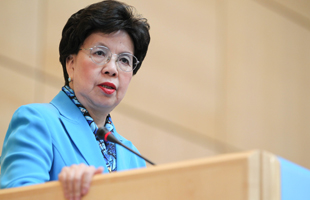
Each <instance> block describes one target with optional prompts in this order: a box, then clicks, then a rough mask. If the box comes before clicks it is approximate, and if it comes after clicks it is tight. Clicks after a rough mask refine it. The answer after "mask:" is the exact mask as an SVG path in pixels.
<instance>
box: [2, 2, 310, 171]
mask: <svg viewBox="0 0 310 200" xmlns="http://www.w3.org/2000/svg"><path fill="white" fill-rule="evenodd" d="M94 2H97V1H92V0H1V1H0V45H1V48H0V93H1V98H0V110H1V112H0V116H1V120H0V148H1V149H2V142H3V139H4V137H5V134H6V130H7V127H8V124H9V122H10V120H11V117H12V115H13V113H14V111H15V110H16V109H17V108H18V107H19V106H21V105H23V104H29V103H42V102H46V103H47V102H50V101H51V100H52V98H53V97H54V96H55V95H56V94H57V93H58V92H59V91H60V90H61V87H62V86H63V84H64V80H63V75H62V67H61V65H60V63H59V61H58V57H59V54H58V45H59V41H60V36H61V31H62V28H63V26H64V25H65V23H66V21H67V19H68V18H69V17H70V16H71V15H72V14H73V13H75V12H76V11H78V10H79V9H81V8H83V7H85V6H87V5H89V4H91V3H94ZM124 2H126V3H127V4H129V5H133V6H134V7H136V9H137V12H138V13H140V14H142V16H143V17H145V18H147V19H148V21H149V23H150V25H151V30H150V32H151V44H150V46H149V51H148V55H147V57H146V59H145V61H144V63H143V65H142V68H141V69H140V71H139V72H138V73H137V75H136V76H134V78H133V79H132V82H131V85H130V87H129V90H128V92H127V95H126V97H125V98H124V100H123V101H122V103H121V104H120V105H119V106H118V107H117V108H116V109H115V110H114V111H113V112H112V113H111V115H112V118H113V122H114V124H115V125H116V129H117V131H118V133H120V134H121V135H123V136H124V137H126V138H127V139H129V140H131V141H132V142H133V143H134V144H135V146H137V148H138V149H139V150H140V152H141V153H142V155H144V156H145V157H147V158H149V159H150V160H152V161H153V162H155V163H157V164H163V163H170V162H176V161H182V160H189V159H195V158H201V157H208V156H214V155H218V154H223V153H230V152H238V151H245V150H250V149H263V150H267V151H270V152H272V153H274V154H276V155H279V156H281V157H283V158H286V159H288V160H291V161H293V162H295V163H297V164H299V165H302V166H304V167H307V168H310V159H307V158H308V156H309V153H310V88H309V86H310V78H309V75H310V68H309V66H310V1H308V0H281V1H280V0H234V1H230V0H156V1H154V0H143V1H141V0H126V1H124ZM0 151H1V150H0Z"/></svg>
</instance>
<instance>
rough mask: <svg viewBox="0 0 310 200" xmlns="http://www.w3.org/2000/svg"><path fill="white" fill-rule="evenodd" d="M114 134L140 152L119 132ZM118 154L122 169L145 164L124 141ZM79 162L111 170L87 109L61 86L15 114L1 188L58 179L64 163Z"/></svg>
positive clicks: (3, 159) (6, 145) (3, 160)
mask: <svg viewBox="0 0 310 200" xmlns="http://www.w3.org/2000/svg"><path fill="white" fill-rule="evenodd" d="M113 126H114V125H113ZM114 130H115V127H114ZM114 135H115V137H116V138H118V139H119V140H120V141H121V142H122V143H123V144H125V145H127V146H128V147H130V148H132V149H133V150H135V151H137V149H136V147H134V145H133V144H132V143H131V142H130V141H128V140H126V139H125V138H124V137H122V136H121V135H119V134H118V133H117V132H116V131H115V134H114ZM116 157H117V161H116V164H117V171H121V170H127V169H133V168H139V167H145V166H146V164H145V161H144V160H142V159H141V158H139V157H138V156H136V155H134V154H133V153H131V152H129V151H128V150H127V149H125V148H123V147H121V146H119V145H116ZM80 163H85V164H86V165H93V166H95V167H96V168H97V167H99V166H103V167H104V173H107V172H108V169H107V167H106V165H105V161H104V158H103V155H102V154H101V151H100V149H99V145H98V142H97V141H96V139H95V136H94V135H93V133H92V131H91V129H90V128H89V125H88V123H87V121H86V120H85V118H84V116H83V114H82V113H81V111H80V110H79V109H78V108H77V106H76V105H75V104H74V103H73V102H72V101H71V100H70V99H69V98H68V97H67V95H66V94H65V93H64V92H62V91H60V92H59V94H58V95H57V96H56V97H55V98H54V99H53V100H52V101H51V103H49V104H30V105H25V106H21V107H20V108H19V109H18V110H17V111H16V112H15V113H14V115H13V117H12V120H11V123H10V125H9V128H8V131H7V134H6V137H5V139H4V143H3V149H2V156H1V175H0V182H1V188H10V187H17V186H24V185H31V184H37V183H44V182H47V181H52V180H58V174H59V173H60V171H61V169H62V168H63V167H65V166H71V165H73V164H80Z"/></svg>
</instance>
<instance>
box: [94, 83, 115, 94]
mask: <svg viewBox="0 0 310 200" xmlns="http://www.w3.org/2000/svg"><path fill="white" fill-rule="evenodd" d="M98 87H99V88H100V89H101V90H102V91H103V92H104V93H106V94H113V93H114V92H115V90H116V86H115V85H114V84H113V83H110V82H104V83H101V84H99V85H98Z"/></svg>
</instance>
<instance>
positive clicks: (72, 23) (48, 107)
mask: <svg viewBox="0 0 310 200" xmlns="http://www.w3.org/2000/svg"><path fill="white" fill-rule="evenodd" d="M149 42H150V36H149V25H148V23H147V21H146V19H143V18H139V17H138V16H135V15H134V14H133V8H132V7H130V6H127V5H126V4H123V3H120V2H117V1H103V2H99V3H96V4H93V5H90V6H88V7H86V8H85V9H82V10H80V11H78V12H77V13H75V14H73V15H72V16H71V17H70V18H69V20H68V22H67V24H66V25H65V27H64V29H63V32H62V39H61V42H60V46H59V52H60V62H61V64H62V67H63V72H64V78H65V86H64V87H63V88H62V90H61V91H60V92H59V94H58V95H56V97H55V98H54V99H53V100H52V101H51V102H50V103H49V104H31V105H25V106H22V107H20V108H19V109H18V110H17V111H16V112H15V113H14V115H13V117H12V120H11V123H10V125H9V128H8V131H7V134H6V137H5V140H4V144H3V150H2V157H1V188H9V187H17V186H24V185H31V184H36V183H44V182H47V181H51V180H58V179H59V180H60V181H61V183H62V185H63V188H64V193H65V196H66V198H68V199H79V198H81V197H82V196H83V195H85V194H86V193H87V191H88V189H89V185H90V181H91V178H92V177H93V175H95V174H99V173H104V172H113V171H121V170H127V169H133V168H139V167H145V162H144V161H143V160H142V159H140V158H139V157H137V156H135V155H133V154H132V153H130V152H129V151H127V150H126V149H124V148H122V147H120V146H118V145H117V146H115V145H114V144H112V143H109V142H104V141H102V140H100V139H98V138H97V137H96V132H97V129H98V127H102V126H105V127H106V128H107V129H109V130H110V131H112V133H113V134H114V136H115V137H116V138H118V139H119V140H121V142H123V143H124V144H125V145H127V146H129V147H131V148H133V149H134V150H137V149H136V148H135V147H134V146H133V145H132V143H131V142H130V141H128V140H126V139H125V138H123V137H122V136H121V135H119V134H118V133H117V132H116V130H115V127H114V125H113V123H112V120H111V116H110V113H111V111H112V110H113V109H114V108H115V107H116V106H117V105H118V104H119V103H120V101H121V100H122V99H123V97H124V96H125V93H126V91H127V88H128V85H129V83H130V80H131V78H132V76H133V75H134V74H136V73H137V71H138V70H139V68H140V66H141V64H142V61H143V60H144V57H145V55H146V52H147V49H148V45H149Z"/></svg>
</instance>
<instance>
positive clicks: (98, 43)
mask: <svg viewBox="0 0 310 200" xmlns="http://www.w3.org/2000/svg"><path fill="white" fill-rule="evenodd" d="M94 46H96V47H98V46H105V47H107V48H108V49H109V50H110V51H111V49H110V47H108V45H106V44H104V43H103V42H97V43H95V45H94ZM121 53H130V54H132V55H134V53H133V52H131V51H122V52H121Z"/></svg>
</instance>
